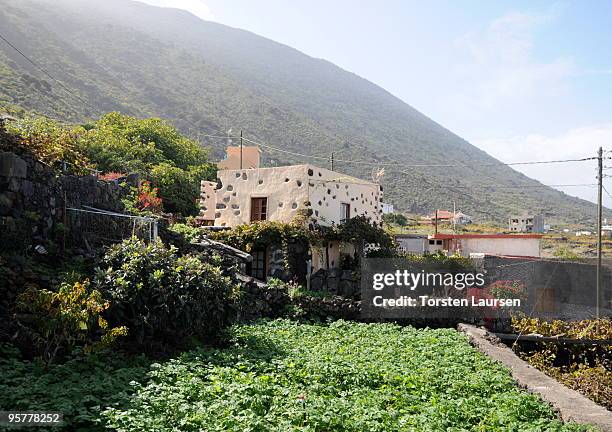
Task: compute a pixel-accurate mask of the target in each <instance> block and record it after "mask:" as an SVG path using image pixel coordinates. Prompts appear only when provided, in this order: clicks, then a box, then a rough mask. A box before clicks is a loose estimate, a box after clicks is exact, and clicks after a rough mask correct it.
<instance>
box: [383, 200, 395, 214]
mask: <svg viewBox="0 0 612 432" xmlns="http://www.w3.org/2000/svg"><path fill="white" fill-rule="evenodd" d="M382 212H383V214H389V213H393V212H394V210H393V204H387V203H382Z"/></svg>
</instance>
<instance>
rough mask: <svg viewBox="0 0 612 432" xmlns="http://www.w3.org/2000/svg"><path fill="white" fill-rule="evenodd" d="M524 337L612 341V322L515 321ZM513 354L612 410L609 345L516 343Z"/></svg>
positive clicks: (524, 318)
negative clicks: (537, 336)
mask: <svg viewBox="0 0 612 432" xmlns="http://www.w3.org/2000/svg"><path fill="white" fill-rule="evenodd" d="M512 326H513V328H514V329H515V330H516V331H517V332H520V333H522V334H538V335H542V336H551V337H563V338H569V339H587V340H608V341H609V340H611V339H612V320H610V319H596V320H583V321H561V320H554V321H544V320H540V319H538V318H526V317H514V318H513V319H512ZM514 350H515V351H516V352H517V353H518V354H519V356H521V357H522V358H523V359H525V360H526V361H528V362H529V363H530V364H531V365H532V366H535V367H537V368H538V369H540V370H542V371H543V372H545V373H546V374H548V375H550V376H552V377H553V378H555V379H557V380H558V381H560V382H562V383H564V384H565V385H567V386H568V387H571V388H573V389H574V390H577V391H579V392H581V393H583V394H584V395H585V396H587V397H588V398H590V399H592V400H593V401H595V402H597V403H599V404H602V405H604V406H605V407H607V408H608V409H612V347H610V345H594V344H593V345H591V344H585V345H582V344H569V343H561V342H559V343H557V342H555V343H553V342H537V343H517V344H515V345H514Z"/></svg>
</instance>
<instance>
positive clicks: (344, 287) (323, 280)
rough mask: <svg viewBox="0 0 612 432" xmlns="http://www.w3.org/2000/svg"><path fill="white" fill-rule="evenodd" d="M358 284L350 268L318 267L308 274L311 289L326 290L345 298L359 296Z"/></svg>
mask: <svg viewBox="0 0 612 432" xmlns="http://www.w3.org/2000/svg"><path fill="white" fill-rule="evenodd" d="M360 284H361V280H360V279H359V278H358V277H356V276H355V274H354V272H353V271H351V270H339V269H334V268H332V269H328V270H326V269H320V270H317V271H316V272H314V273H313V274H311V275H310V289H311V291H327V292H330V293H332V294H336V295H338V296H342V297H346V298H353V299H357V298H359V296H360Z"/></svg>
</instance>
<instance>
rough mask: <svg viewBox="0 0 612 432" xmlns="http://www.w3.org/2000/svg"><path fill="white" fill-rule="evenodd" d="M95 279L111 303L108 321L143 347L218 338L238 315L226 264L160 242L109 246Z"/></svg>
mask: <svg viewBox="0 0 612 432" xmlns="http://www.w3.org/2000/svg"><path fill="white" fill-rule="evenodd" d="M94 284H95V286H96V288H97V289H99V290H100V291H101V292H102V294H103V295H104V296H105V298H106V299H108V300H109V301H110V302H111V306H110V308H109V310H108V317H109V321H110V322H112V323H117V324H121V325H126V326H127V327H128V329H129V336H128V337H129V339H130V340H131V341H133V342H134V343H135V344H137V345H138V346H140V347H142V348H144V349H149V348H154V349H157V348H163V347H165V346H170V347H172V346H176V345H177V344H182V343H185V342H187V341H188V339H190V338H192V337H196V338H202V339H208V338H214V337H215V336H216V335H217V333H218V332H219V330H220V329H222V328H223V327H224V326H225V325H226V324H227V323H228V322H230V319H231V316H232V314H233V311H232V307H231V298H232V296H233V295H234V286H233V284H232V282H231V280H230V278H228V277H226V276H224V275H223V273H222V270H221V268H220V267H218V266H216V265H214V263H209V262H203V261H202V260H201V259H200V258H199V257H196V256H193V255H183V256H180V255H179V254H178V250H177V249H176V248H175V247H172V246H171V247H166V246H164V244H163V243H161V242H156V243H151V244H145V243H143V242H142V241H140V240H137V239H135V238H133V239H130V240H126V241H124V242H123V243H120V244H117V245H114V246H112V247H110V248H109V250H108V251H107V253H106V255H105V257H104V259H103V261H102V265H101V266H100V268H98V269H97V271H96V276H95V278H94Z"/></svg>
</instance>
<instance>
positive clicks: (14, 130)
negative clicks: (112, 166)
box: [5, 117, 92, 174]
mask: <svg viewBox="0 0 612 432" xmlns="http://www.w3.org/2000/svg"><path fill="white" fill-rule="evenodd" d="M5 127H6V129H7V132H9V133H11V134H14V135H16V136H17V137H18V142H19V145H21V146H22V147H23V148H24V149H25V150H27V151H28V152H30V153H32V154H33V155H34V157H36V158H37V159H38V160H40V161H42V162H44V163H46V164H48V165H51V166H55V167H56V168H59V166H60V165H59V162H60V161H63V162H67V166H66V169H67V170H68V171H70V172H73V173H75V174H87V173H88V170H87V168H88V167H91V166H92V162H91V161H89V159H88V158H87V156H86V155H85V153H84V152H83V151H82V149H81V148H80V147H79V141H80V140H81V139H82V137H83V134H84V133H85V130H84V129H83V128H80V127H76V128H70V127H65V126H63V125H60V124H59V123H57V122H56V121H54V120H51V119H47V118H44V117H38V118H30V117H26V118H24V119H20V120H17V121H14V122H8V123H6V124H5Z"/></svg>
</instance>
